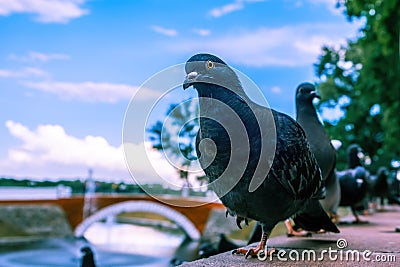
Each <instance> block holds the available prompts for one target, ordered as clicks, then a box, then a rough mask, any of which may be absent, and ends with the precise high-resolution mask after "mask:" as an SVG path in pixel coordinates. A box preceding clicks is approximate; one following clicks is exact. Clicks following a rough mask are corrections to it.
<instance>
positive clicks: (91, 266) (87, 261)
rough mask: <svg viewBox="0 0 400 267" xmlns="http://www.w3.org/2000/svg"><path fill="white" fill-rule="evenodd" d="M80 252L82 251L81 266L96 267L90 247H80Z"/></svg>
mask: <svg viewBox="0 0 400 267" xmlns="http://www.w3.org/2000/svg"><path fill="white" fill-rule="evenodd" d="M81 252H82V253H83V256H82V262H81V267H96V264H95V262H94V255H93V251H92V250H91V248H90V247H83V248H81Z"/></svg>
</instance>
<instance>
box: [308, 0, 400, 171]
mask: <svg viewBox="0 0 400 267" xmlns="http://www.w3.org/2000/svg"><path fill="white" fill-rule="evenodd" d="M338 6H339V7H343V8H344V13H345V15H346V17H347V19H348V20H350V21H351V20H353V19H356V18H363V19H364V20H365V25H364V26H363V27H362V28H361V29H360V31H359V35H358V38H357V39H356V40H349V41H348V44H347V45H346V46H342V47H339V48H336V47H327V46H325V47H323V48H322V54H321V56H320V58H319V62H318V63H317V64H316V75H317V76H318V77H319V79H320V82H319V84H318V87H319V90H320V92H321V96H322V99H323V101H321V102H320V104H319V109H320V111H321V112H323V111H324V110H326V109H328V110H329V109H331V110H332V109H335V110H336V111H342V112H343V114H344V115H343V116H342V118H340V119H339V120H332V119H331V120H329V119H327V118H325V119H324V120H325V122H326V123H327V125H328V126H327V129H328V131H329V133H330V134H331V137H332V138H334V139H340V140H341V141H342V142H343V145H344V146H345V147H346V146H348V145H349V144H351V143H358V144H360V145H361V147H362V148H363V149H364V151H365V152H366V153H367V154H369V155H370V156H371V158H372V165H371V168H372V169H374V170H376V169H377V168H378V167H379V166H382V165H385V166H388V165H389V163H390V161H391V160H393V159H399V158H400V146H399V145H398V141H397V139H398V137H399V136H400V116H399V115H400V79H399V78H398V77H399V75H400V55H399V40H400V19H399V18H400V0H347V1H338ZM344 153H345V149H343V150H341V151H340V153H339V162H338V168H344V161H345V157H344V156H343V154H344Z"/></svg>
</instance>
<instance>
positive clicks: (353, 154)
mask: <svg viewBox="0 0 400 267" xmlns="http://www.w3.org/2000/svg"><path fill="white" fill-rule="evenodd" d="M363 158H364V153H363V151H362V149H361V147H360V146H359V145H358V144H351V145H350V146H349V147H348V148H347V163H348V165H349V168H350V169H354V168H356V167H357V166H362V163H361V160H362V159H363Z"/></svg>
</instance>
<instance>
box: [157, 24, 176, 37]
mask: <svg viewBox="0 0 400 267" xmlns="http://www.w3.org/2000/svg"><path fill="white" fill-rule="evenodd" d="M151 29H152V30H153V31H155V32H157V33H160V34H162V35H166V36H176V35H178V31H177V30H175V29H168V28H164V27H161V26H156V25H155V26H151Z"/></svg>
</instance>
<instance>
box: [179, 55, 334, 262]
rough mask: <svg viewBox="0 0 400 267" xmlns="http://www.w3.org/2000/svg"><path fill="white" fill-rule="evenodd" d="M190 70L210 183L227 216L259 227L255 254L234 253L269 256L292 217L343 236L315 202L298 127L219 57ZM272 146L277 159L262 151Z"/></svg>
mask: <svg viewBox="0 0 400 267" xmlns="http://www.w3.org/2000/svg"><path fill="white" fill-rule="evenodd" d="M185 70H186V73H187V76H186V80H185V81H184V84H183V88H184V89H186V88H188V87H190V86H193V87H194V88H195V89H196V90H197V93H198V96H199V107H200V130H199V133H198V135H197V140H196V151H197V155H198V158H199V161H200V164H201V166H202V168H203V170H204V172H205V174H206V176H207V178H208V179H209V183H210V184H211V187H212V189H213V190H214V191H215V192H216V194H217V195H218V196H219V198H220V199H221V201H222V203H223V204H224V205H225V206H226V207H227V209H228V213H229V214H230V215H232V216H236V217H237V220H238V221H239V222H240V221H242V220H247V219H253V220H256V221H258V222H259V223H260V224H261V227H262V236H261V241H260V243H259V244H258V246H257V247H256V248H250V249H245V248H239V249H235V250H234V251H233V253H235V254H245V256H246V257H248V256H257V254H258V253H265V254H269V253H270V252H268V251H267V250H266V242H267V239H268V237H269V235H270V233H271V231H272V229H273V228H274V227H275V225H276V224H277V223H278V222H279V221H283V220H285V219H287V218H289V217H293V220H294V221H295V223H296V224H297V225H299V226H300V227H302V228H303V229H305V230H310V231H318V230H320V229H324V230H326V231H331V232H336V233H338V232H339V230H338V229H337V227H336V225H335V224H333V223H332V221H331V220H330V219H329V217H328V216H327V214H326V213H325V212H324V210H323V209H322V207H321V205H320V203H319V201H318V200H319V199H321V198H323V197H324V196H325V188H324V186H323V180H322V176H321V173H320V170H319V167H318V164H317V161H316V159H315V157H314V155H313V154H312V152H311V150H310V147H309V144H308V142H307V140H306V137H305V133H304V131H303V129H302V128H301V127H300V125H299V124H298V123H296V121H294V120H293V119H292V118H290V117H289V116H287V115H285V114H283V113H279V112H277V111H274V110H272V109H269V108H266V107H263V106H260V105H258V104H256V103H254V102H253V101H252V100H250V99H249V97H248V96H247V95H246V93H245V92H244V90H243V88H242V85H241V82H240V80H239V78H238V76H237V75H236V73H235V72H234V71H233V70H232V69H231V68H230V67H229V66H227V65H226V63H225V62H223V61H222V60H221V59H219V58H218V57H216V56H214V55H210V54H197V55H195V56H193V57H191V58H190V59H189V60H188V61H187V63H186V65H185ZM271 145H272V147H274V146H276V149H275V153H273V152H274V151H264V150H263V149H267V148H270V147H271ZM264 153H266V154H264ZM271 154H272V157H271ZM243 164H244V168H243V169H241V168H242V167H243ZM260 170H261V171H260Z"/></svg>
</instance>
